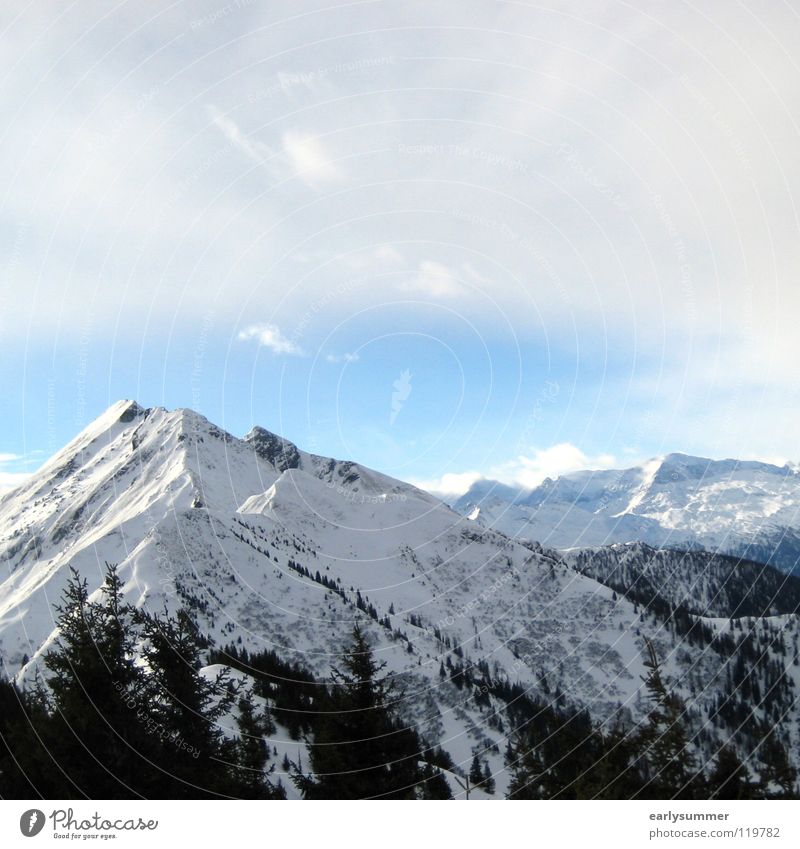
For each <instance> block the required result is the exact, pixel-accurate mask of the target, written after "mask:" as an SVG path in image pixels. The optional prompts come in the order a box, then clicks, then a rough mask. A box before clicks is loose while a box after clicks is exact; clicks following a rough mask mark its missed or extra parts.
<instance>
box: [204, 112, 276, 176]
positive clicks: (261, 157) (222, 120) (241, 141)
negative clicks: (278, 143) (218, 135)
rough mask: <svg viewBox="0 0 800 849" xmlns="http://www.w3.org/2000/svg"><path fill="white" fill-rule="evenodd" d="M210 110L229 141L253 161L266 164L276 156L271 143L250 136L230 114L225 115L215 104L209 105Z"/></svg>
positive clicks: (213, 118)
mask: <svg viewBox="0 0 800 849" xmlns="http://www.w3.org/2000/svg"><path fill="white" fill-rule="evenodd" d="M208 111H209V113H210V115H211V120H212V121H213V122H214V125H215V126H216V127H218V128H219V130H220V131H221V132H222V134H223V135H224V136H225V138H226V139H227V140H228V142H229V143H230V144H231V145H233V147H235V148H237V149H238V150H240V151H241V152H242V153H244V154H245V155H246V156H248V157H249V158H250V159H252V160H253V162H257V163H258V164H259V165H265V164H267V162H268V161H269V160H270V159H271V158H272V157H273V156H274V152H273V151H272V149H271V148H270V147H269V145H266V144H264V143H263V142H260V141H258V140H257V139H252V138H250V136H248V135H247V134H246V133H244V132H243V131H242V129H241V128H240V127H239V125H238V124H237V123H236V122H235V121H234V120H233V119H232V118H231V117H230V116H228V115H224V114H223V113H222V112H220V111H219V110H218V109H216V108H215V107H213V106H209V107H208Z"/></svg>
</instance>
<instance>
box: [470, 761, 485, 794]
mask: <svg viewBox="0 0 800 849" xmlns="http://www.w3.org/2000/svg"><path fill="white" fill-rule="evenodd" d="M469 783H470V784H471V785H472V786H473V787H480V786H481V785H482V784H483V769H482V768H481V759H480V758H479V757H478V755H477V754H475V755H473V757H472V764H471V765H470V768H469Z"/></svg>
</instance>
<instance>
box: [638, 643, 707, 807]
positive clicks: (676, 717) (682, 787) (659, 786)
mask: <svg viewBox="0 0 800 849" xmlns="http://www.w3.org/2000/svg"><path fill="white" fill-rule="evenodd" d="M645 642H646V644H647V652H648V658H647V660H646V661H645V667H646V668H647V669H648V670H649V672H648V674H647V676H646V677H645V678H644V679H643V680H644V682H645V685H646V687H647V691H648V696H649V698H650V702H651V704H652V707H651V709H650V713H649V715H648V718H647V725H646V726H645V727H644V728H643V729H642V732H641V735H640V745H641V749H642V755H643V759H644V764H645V766H646V770H647V780H646V784H645V787H644V788H643V790H642V792H641V793H640V794H639V795H640V796H641V797H642V798H655V799H692V798H695V797H697V796H698V795H700V796H702V795H703V794H702V793H701V792H700V787H699V784H700V781H701V779H700V773H699V770H698V769H697V767H696V764H695V758H694V755H693V754H692V751H691V749H690V747H689V743H688V736H687V730H686V706H685V705H684V704H683V702H682V701H681V699H680V698H679V697H678V696H677V695H676V694H675V693H673V692H670V691H669V690H668V689H667V686H666V683H665V682H664V678H663V675H662V672H661V664H660V661H659V659H658V656H657V654H656V650H655V647H654V646H653V644H652V643H651V642H650V640H645Z"/></svg>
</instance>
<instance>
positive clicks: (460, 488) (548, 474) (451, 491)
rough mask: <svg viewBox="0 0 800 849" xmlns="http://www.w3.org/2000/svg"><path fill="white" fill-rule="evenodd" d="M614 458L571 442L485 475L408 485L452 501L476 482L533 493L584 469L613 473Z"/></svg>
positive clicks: (449, 476) (457, 475)
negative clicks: (490, 482) (495, 484)
mask: <svg viewBox="0 0 800 849" xmlns="http://www.w3.org/2000/svg"><path fill="white" fill-rule="evenodd" d="M616 466H617V461H616V458H615V457H613V456H612V455H610V454H598V455H596V456H592V455H589V454H586V453H584V452H583V451H581V449H580V448H578V447H577V445H573V444H572V443H571V442H559V443H557V444H556V445H551V446H550V447H549V448H542V449H537V450H535V451H534V452H533V453H532V454H530V455H524V454H521V455H519V456H518V457H516V458H515V459H514V460H510V461H508V462H506V463H502V464H500V465H496V466H492V467H491V468H489V469H487V470H486V471H485V472H475V471H470V472H461V473H451V474H445V475H442V477H440V478H433V479H429V480H416V481H411V483H413V484H414V485H415V486H418V487H419V488H420V489H424V490H426V491H428V492H430V493H431V494H432V495H435V496H437V497H438V498H441V499H443V500H444V501H452V500H455V499H456V498H459V497H460V496H462V495H464V493H466V492H467V491H468V490H469V488H470V487H471V486H472V485H473V484H475V483H476V482H477V481H479V480H489V481H498V482H499V483H502V484H505V485H507V486H512V487H516V488H518V489H533V488H534V487H537V486H539V484H540V483H542V481H544V480H545V479H546V478H551V479H553V480H555V478H558V477H560V476H561V475H566V474H569V473H570V472H578V471H582V470H585V469H593V470H599V469H613V468H615V467H616Z"/></svg>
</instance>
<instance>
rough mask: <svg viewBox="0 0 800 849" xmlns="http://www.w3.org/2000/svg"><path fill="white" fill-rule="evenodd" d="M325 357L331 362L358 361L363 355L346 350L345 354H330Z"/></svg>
mask: <svg viewBox="0 0 800 849" xmlns="http://www.w3.org/2000/svg"><path fill="white" fill-rule="evenodd" d="M325 359H326V360H327V361H328V362H329V363H357V362H358V361H359V360H360V359H361V357H360V356H359V355H358V354H356V353H355V352H352V351H345V352H344V353H343V354H328V355H327V356H326V357H325Z"/></svg>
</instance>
